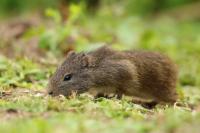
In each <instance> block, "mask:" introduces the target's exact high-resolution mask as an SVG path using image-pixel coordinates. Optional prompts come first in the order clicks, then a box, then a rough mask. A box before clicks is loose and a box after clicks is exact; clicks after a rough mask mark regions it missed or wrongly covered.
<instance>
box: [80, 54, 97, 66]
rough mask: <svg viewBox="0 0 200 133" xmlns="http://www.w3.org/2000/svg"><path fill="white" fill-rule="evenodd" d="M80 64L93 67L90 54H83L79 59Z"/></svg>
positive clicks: (93, 63) (93, 61) (93, 62)
mask: <svg viewBox="0 0 200 133" xmlns="http://www.w3.org/2000/svg"><path fill="white" fill-rule="evenodd" d="M81 64H82V66H83V67H94V66H95V60H94V59H93V57H92V56H90V55H86V54H83V56H82V59H81Z"/></svg>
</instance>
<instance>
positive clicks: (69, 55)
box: [67, 51, 76, 58]
mask: <svg viewBox="0 0 200 133" xmlns="http://www.w3.org/2000/svg"><path fill="white" fill-rule="evenodd" d="M75 55H76V52H75V51H69V52H68V54H67V58H71V57H74V56H75Z"/></svg>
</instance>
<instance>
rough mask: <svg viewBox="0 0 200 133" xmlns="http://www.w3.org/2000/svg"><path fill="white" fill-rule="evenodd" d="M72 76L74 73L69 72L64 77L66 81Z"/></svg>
mask: <svg viewBox="0 0 200 133" xmlns="http://www.w3.org/2000/svg"><path fill="white" fill-rule="evenodd" d="M71 78H72V74H67V75H65V77H64V81H69V80H70V79H71Z"/></svg>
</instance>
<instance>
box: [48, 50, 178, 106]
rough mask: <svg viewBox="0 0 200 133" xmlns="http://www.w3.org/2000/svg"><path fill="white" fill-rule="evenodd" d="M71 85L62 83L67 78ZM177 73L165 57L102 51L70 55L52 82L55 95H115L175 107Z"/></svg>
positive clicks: (65, 82)
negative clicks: (68, 76) (85, 93)
mask: <svg viewBox="0 0 200 133" xmlns="http://www.w3.org/2000/svg"><path fill="white" fill-rule="evenodd" d="M69 73H70V74H71V75H72V77H71V79H70V80H69V81H63V79H64V76H65V75H66V74H69ZM176 80H177V70H176V66H175V64H174V63H173V62H172V61H171V60H170V59H169V58H168V57H166V56H164V55H161V54H159V53H155V52H147V51H115V50H112V49H110V48H108V47H105V46H104V47H101V48H99V49H97V50H96V51H92V52H88V53H74V52H70V53H69V54H68V56H67V58H66V60H65V61H64V62H63V64H62V65H61V66H59V67H58V69H57V70H56V72H55V74H54V75H53V76H52V78H51V79H50V81H49V92H50V94H52V95H59V94H63V95H65V96H68V95H70V94H71V92H72V91H76V92H77V93H83V92H87V91H89V92H92V93H96V94H99V93H104V94H105V93H106V94H110V93H114V94H119V95H121V94H124V95H128V96H133V97H135V98H139V99H141V100H143V101H155V102H158V103H160V102H165V103H166V102H168V103H173V102H175V101H176V99H177V94H176V90H175V87H176Z"/></svg>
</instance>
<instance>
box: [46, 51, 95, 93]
mask: <svg viewBox="0 0 200 133" xmlns="http://www.w3.org/2000/svg"><path fill="white" fill-rule="evenodd" d="M94 67H95V64H94V60H93V59H92V57H91V56H89V55H87V54H85V53H75V52H74V51H71V52H69V54H68V55H67V57H66V59H65V61H64V62H63V63H62V64H61V65H60V66H59V67H58V68H57V70H56V72H55V73H54V74H53V76H52V77H51V78H50V80H49V84H48V93H49V94H50V95H52V96H57V95H64V96H69V95H71V94H72V92H76V93H78V94H79V93H83V92H85V91H87V90H88V89H89V88H90V87H92V85H93V82H92V80H93V75H92V71H93V69H94Z"/></svg>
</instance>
